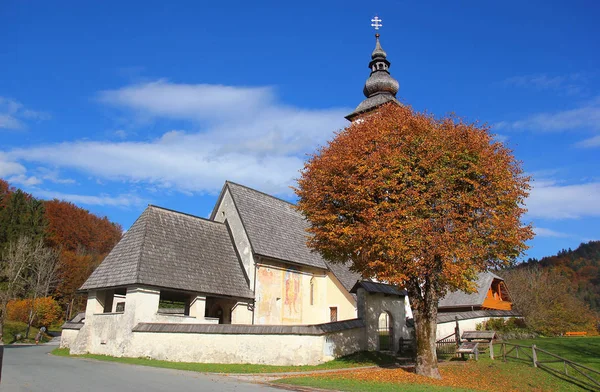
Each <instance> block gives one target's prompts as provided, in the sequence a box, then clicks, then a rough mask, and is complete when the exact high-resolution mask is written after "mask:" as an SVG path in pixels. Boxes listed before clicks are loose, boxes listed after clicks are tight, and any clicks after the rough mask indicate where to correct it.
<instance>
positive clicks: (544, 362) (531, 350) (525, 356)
mask: <svg viewBox="0 0 600 392" xmlns="http://www.w3.org/2000/svg"><path fill="white" fill-rule="evenodd" d="M501 350H502V360H503V361H504V362H506V361H507V359H513V360H517V361H520V362H526V363H531V364H533V366H534V367H539V368H541V369H544V370H546V371H547V372H548V373H550V374H553V375H555V376H557V377H560V378H562V379H563V380H566V381H569V382H571V383H573V384H576V385H578V386H580V387H582V388H586V389H590V390H593V391H600V371H597V370H595V369H591V368H589V367H587V366H584V365H582V364H579V363H577V362H573V361H571V360H569V359H566V358H563V357H560V356H558V355H556V354H553V353H551V352H549V351H546V350H543V349H541V348H539V347H536V345H535V344H534V345H532V346H523V345H519V344H511V343H504V342H503V343H501ZM556 365H558V366H556Z"/></svg>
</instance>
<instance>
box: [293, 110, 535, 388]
mask: <svg viewBox="0 0 600 392" xmlns="http://www.w3.org/2000/svg"><path fill="white" fill-rule="evenodd" d="M488 131H489V129H488V128H487V127H481V126H477V125H475V124H468V123H464V122H462V121H460V120H458V119H456V118H453V117H449V118H443V119H436V118H434V117H433V116H431V115H428V114H422V113H417V112H415V111H413V110H412V109H411V108H410V107H406V106H399V105H396V104H386V105H383V106H381V107H380V108H379V109H377V110H376V111H374V112H370V113H367V114H365V115H364V116H363V117H362V118H361V121H354V122H353V123H352V124H351V125H350V126H348V127H347V128H346V129H344V130H342V131H341V132H339V133H338V134H337V135H336V136H335V138H334V139H333V140H332V141H330V142H329V143H328V145H327V146H325V147H322V148H321V149H320V150H319V151H318V152H317V154H315V155H314V156H312V157H311V158H310V159H309V161H308V162H307V163H306V164H305V167H304V169H303V171H302V173H301V177H300V179H299V180H298V188H297V189H296V190H295V191H296V194H297V195H298V196H299V202H298V208H299V210H300V211H302V213H303V214H304V216H305V217H306V218H307V219H308V221H309V222H310V223H311V226H310V227H309V229H308V231H309V232H310V233H311V234H313V235H312V236H311V237H310V238H309V240H308V245H309V247H311V248H312V249H315V250H317V251H318V252H319V253H321V255H323V257H324V258H325V259H327V260H330V261H333V262H346V261H348V260H351V261H352V269H353V270H355V271H357V272H360V273H362V274H363V276H368V277H372V278H376V279H378V280H379V281H384V282H388V283H391V284H394V285H398V286H402V287H405V288H406V289H407V290H408V292H409V296H410V299H411V306H412V307H413V309H414V310H415V311H416V312H415V325H416V338H417V352H418V353H419V354H418V360H417V363H418V365H417V373H419V374H428V375H430V376H431V377H439V373H438V372H437V369H436V368H437V365H436V358H435V325H436V313H437V306H438V301H439V298H440V297H442V296H443V295H444V294H445V293H446V292H447V291H448V290H455V289H460V290H473V289H475V287H474V283H473V280H474V278H475V277H476V273H477V272H479V271H482V270H486V269H488V268H490V267H494V266H498V267H500V266H502V267H504V266H508V265H511V264H512V263H513V262H514V260H515V259H516V258H517V257H518V256H519V255H520V254H522V252H523V251H524V250H525V249H526V248H527V247H526V245H525V241H526V240H528V239H530V238H532V236H533V231H532V229H531V227H530V226H522V225H521V217H522V215H523V214H524V213H525V209H524V208H523V203H524V200H525V198H526V197H527V195H528V190H529V185H528V181H529V178H528V177H526V176H524V175H523V171H522V169H521V167H520V165H519V163H518V162H517V161H516V160H515V158H514V157H513V155H512V153H511V151H510V150H509V149H507V148H506V147H505V146H504V145H502V144H501V143H499V142H495V141H494V140H493V136H492V135H491V134H490V133H489V132H488Z"/></svg>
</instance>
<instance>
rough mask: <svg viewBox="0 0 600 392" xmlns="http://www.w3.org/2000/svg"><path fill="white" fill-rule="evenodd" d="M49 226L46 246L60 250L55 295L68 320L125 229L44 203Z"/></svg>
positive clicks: (54, 203)
mask: <svg viewBox="0 0 600 392" xmlns="http://www.w3.org/2000/svg"><path fill="white" fill-rule="evenodd" d="M44 207H45V211H46V218H47V219H48V226H47V230H46V237H45V239H46V244H47V245H48V246H50V247H53V248H58V247H60V249H61V253H60V262H59V270H58V276H59V283H58V286H57V288H56V292H55V296H56V297H57V298H58V299H59V301H60V302H61V303H62V304H63V306H65V307H66V308H67V318H70V317H71V315H72V313H73V311H74V309H80V308H82V307H83V306H84V302H83V299H82V298H79V299H78V298H77V296H76V292H77V290H78V289H79V287H81V285H82V284H83V283H84V282H85V280H86V279H87V278H88V277H89V276H90V274H91V273H92V272H93V270H94V269H95V268H96V267H97V266H98V265H99V264H100V262H101V261H102V260H103V259H104V257H105V256H106V255H107V254H108V252H110V251H111V249H112V248H113V247H114V246H115V245H116V244H117V242H119V240H120V239H121V234H122V229H121V226H119V225H118V224H115V223H112V222H110V221H109V220H108V218H106V217H103V218H102V217H99V216H96V215H94V214H92V213H90V212H89V211H87V210H85V209H83V208H81V207H78V206H76V205H75V204H73V203H69V202H66V201H61V200H49V201H46V202H44Z"/></svg>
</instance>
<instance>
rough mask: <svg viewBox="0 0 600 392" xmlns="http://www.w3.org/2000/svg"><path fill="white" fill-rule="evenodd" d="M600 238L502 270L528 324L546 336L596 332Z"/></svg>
mask: <svg viewBox="0 0 600 392" xmlns="http://www.w3.org/2000/svg"><path fill="white" fill-rule="evenodd" d="M599 267H600V241H590V242H588V243H584V244H581V245H580V246H579V247H578V248H577V249H575V250H571V249H568V250H561V251H560V252H558V254H557V255H555V256H548V257H544V258H542V259H541V260H537V259H529V260H527V261H526V262H524V263H521V264H519V265H517V266H515V267H514V268H511V269H508V270H505V271H502V272H501V275H502V276H503V277H504V278H505V279H506V282H507V285H508V287H509V288H510V290H511V292H513V293H515V295H513V303H514V305H515V308H516V309H517V310H518V311H519V312H520V313H521V314H522V315H523V316H524V319H525V323H526V324H527V326H528V327H529V328H530V329H531V330H533V331H536V332H538V333H541V334H543V335H562V334H564V333H566V332H568V331H586V332H588V333H592V334H596V333H597V332H598V327H599V324H598V321H599V320H600V318H599V314H600V273H599Z"/></svg>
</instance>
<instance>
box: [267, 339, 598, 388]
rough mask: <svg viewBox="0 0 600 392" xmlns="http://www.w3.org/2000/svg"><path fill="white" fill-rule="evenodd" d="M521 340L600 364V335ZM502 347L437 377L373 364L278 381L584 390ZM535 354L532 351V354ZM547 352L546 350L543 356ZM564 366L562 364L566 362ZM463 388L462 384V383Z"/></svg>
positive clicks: (335, 385)
mask: <svg viewBox="0 0 600 392" xmlns="http://www.w3.org/2000/svg"><path fill="white" fill-rule="evenodd" d="M512 343H515V344H523V345H527V346H531V345H532V344H535V345H536V346H537V347H540V348H542V349H546V350H548V351H550V352H552V353H555V354H557V355H559V356H561V357H565V358H567V359H572V360H574V361H575V362H579V363H581V364H583V365H585V366H588V367H591V368H594V369H598V368H599V367H600V337H585V338H540V339H535V340H523V341H514V342H512ZM499 354H500V348H499V346H498V347H496V358H497V359H496V360H495V361H492V360H491V359H489V357H487V358H485V357H484V358H481V357H480V360H479V361H478V362H475V361H450V362H447V363H445V364H443V365H441V366H440V372H441V373H442V380H431V379H428V378H426V377H421V376H417V375H415V374H414V373H412V372H410V371H406V370H403V369H369V370H358V371H355V372H349V373H338V374H327V375H312V376H305V377H293V378H292V377H290V378H284V379H281V380H278V381H277V383H283V384H291V385H298V386H309V387H316V388H323V389H334V390H338V391H350V392H352V391H390V392H393V391H424V390H428V391H429V390H431V391H442V390H444V391H456V390H478V391H502V392H505V391H581V390H582V389H581V388H579V387H578V386H576V385H573V384H572V383H570V382H567V381H565V380H562V379H560V378H558V377H556V376H554V375H552V374H550V373H548V372H547V371H544V370H541V369H535V368H533V366H532V364H529V363H528V362H527V363H526V362H525V361H523V362H519V361H514V360H510V361H509V362H507V363H504V362H502V361H501V356H500V355H499ZM530 355H531V354H530ZM544 358H545V357H543V356H540V358H539V360H543V359H544ZM560 367H562V364H560ZM461 388H462V389H461Z"/></svg>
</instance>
